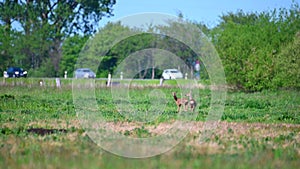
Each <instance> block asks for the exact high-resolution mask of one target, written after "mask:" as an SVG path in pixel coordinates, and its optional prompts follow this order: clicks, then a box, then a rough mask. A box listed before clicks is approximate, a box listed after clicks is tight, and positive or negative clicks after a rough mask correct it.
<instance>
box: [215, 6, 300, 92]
mask: <svg viewBox="0 0 300 169" xmlns="http://www.w3.org/2000/svg"><path fill="white" fill-rule="evenodd" d="M299 30H300V8H299V6H298V4H294V5H292V7H291V9H289V10H287V9H279V10H278V11H277V10H274V11H270V12H263V13H244V12H243V11H238V12H237V13H228V14H227V15H224V16H222V17H221V23H220V25H219V26H218V27H216V28H214V29H213V30H212V32H211V36H212V39H213V43H214V44H215V46H216V47H217V49H218V52H219V54H220V57H221V59H222V61H223V64H224V67H225V72H226V78H227V81H228V83H230V84H234V85H236V86H238V87H240V88H243V89H245V90H262V89H266V88H277V87H287V88H289V87H293V88H297V87H298V88H299V80H297V79H299V78H297V77H299V76H300V75H299V74H300V64H299V59H300V53H299V50H298V49H299V36H296V34H297V33H299ZM297 81H298V84H297Z"/></svg>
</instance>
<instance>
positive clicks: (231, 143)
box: [0, 81, 300, 169]
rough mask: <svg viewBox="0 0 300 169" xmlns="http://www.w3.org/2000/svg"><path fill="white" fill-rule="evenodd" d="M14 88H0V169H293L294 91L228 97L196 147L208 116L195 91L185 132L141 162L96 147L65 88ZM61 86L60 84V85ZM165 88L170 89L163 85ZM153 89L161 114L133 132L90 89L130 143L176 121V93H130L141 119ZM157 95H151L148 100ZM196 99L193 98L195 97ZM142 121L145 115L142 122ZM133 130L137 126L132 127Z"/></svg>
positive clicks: (104, 91)
mask: <svg viewBox="0 0 300 169" xmlns="http://www.w3.org/2000/svg"><path fill="white" fill-rule="evenodd" d="M29 83H30V82H27V81H25V82H22V83H21V82H19V81H15V83H14V86H13V85H12V83H9V85H2V86H1V88H0V124H1V127H0V168H108V169H110V168H111V169H114V168H145V169H148V168H149V169H150V168H162V169H164V168H195V169H198V168H225V169H226V168H230V169H231V168H245V169H247V168H299V166H300V161H299V159H300V97H299V96H300V91H295V90H294V91H290V90H282V91H263V92H257V93H243V92H233V91H229V92H228V93H227V99H226V101H225V110H224V113H223V115H222V117H221V119H220V121H219V122H218V123H217V127H216V130H214V131H213V132H212V134H211V135H210V136H209V137H208V138H206V139H205V140H204V142H203V143H201V144H199V143H198V138H199V135H201V133H203V131H202V127H203V125H204V123H205V119H206V117H207V115H208V112H209V110H210V109H211V107H210V103H211V100H210V99H211V91H210V90H209V89H199V98H197V101H198V106H199V107H198V109H197V112H198V113H197V115H196V118H195V119H193V120H191V123H192V124H193V127H192V129H191V130H190V133H189V134H188V135H187V137H185V139H184V140H183V141H181V142H180V143H179V144H178V145H177V146H176V147H174V148H173V149H172V150H171V151H169V152H167V153H164V154H161V155H158V156H154V157H149V158H144V159H131V158H124V157H120V156H117V155H113V154H111V153H109V152H106V151H104V150H102V149H101V148H100V147H98V146H97V145H96V144H95V143H94V142H93V141H92V140H91V139H90V138H89V136H88V135H87V133H86V131H85V129H83V128H82V126H81V125H80V123H79V120H78V118H77V116H76V111H75V106H74V104H73V95H72V88H71V87H70V86H66V87H64V86H62V88H60V89H58V88H56V87H55V85H52V86H51V85H49V86H43V87H40V86H38V84H36V85H31V86H30V87H28V85H24V84H29ZM63 83H65V82H63ZM169 83H171V82H169ZM153 90H160V92H162V93H164V96H165V98H164V99H165V101H166V102H165V107H164V110H163V113H162V114H160V115H159V116H157V117H155V118H154V119H152V120H151V121H148V122H145V123H144V124H143V125H142V126H137V124H138V123H137V122H136V121H135V120H137V119H132V118H131V117H127V116H123V115H121V114H120V113H118V111H117V110H116V107H115V104H116V102H115V101H116V100H114V99H113V98H112V95H111V89H110V88H106V87H97V88H96V89H95V96H96V101H97V106H98V108H100V109H101V113H102V117H103V118H104V119H105V120H107V122H109V123H112V124H114V126H115V130H117V131H118V132H119V133H121V134H123V135H125V136H129V137H152V136H155V135H159V134H161V132H163V129H164V127H167V126H168V125H169V124H170V123H172V122H173V121H174V120H181V119H178V116H177V112H176V105H175V103H174V101H173V98H172V95H171V92H172V91H177V92H180V90H179V88H178V87H176V86H174V87H172V86H171V87H170V86H169V87H165V88H154V87H146V88H141V87H136V88H130V90H129V96H130V100H129V103H130V104H132V105H134V108H135V109H137V110H138V111H137V112H138V113H140V114H139V115H141V118H143V116H142V115H143V112H145V111H147V109H148V108H149V105H151V97H152V95H151V94H153ZM154 94H156V93H154ZM195 97H196V96H195ZM146 117H147V116H146ZM132 126H136V127H132Z"/></svg>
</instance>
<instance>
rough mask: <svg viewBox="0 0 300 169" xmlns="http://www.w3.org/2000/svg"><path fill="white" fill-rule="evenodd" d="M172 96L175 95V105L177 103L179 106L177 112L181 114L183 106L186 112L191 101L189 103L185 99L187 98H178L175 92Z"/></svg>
mask: <svg viewBox="0 0 300 169" xmlns="http://www.w3.org/2000/svg"><path fill="white" fill-rule="evenodd" d="M172 94H173V98H174V100H175V103H176V105H177V112H178V113H179V111H180V107H181V106H182V105H183V106H184V110H185V111H186V109H187V105H188V103H189V101H188V100H187V99H185V98H177V96H176V93H175V92H173V93H172Z"/></svg>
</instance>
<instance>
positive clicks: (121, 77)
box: [120, 72, 123, 80]
mask: <svg viewBox="0 0 300 169" xmlns="http://www.w3.org/2000/svg"><path fill="white" fill-rule="evenodd" d="M120 79H121V80H123V72H121V75H120Z"/></svg>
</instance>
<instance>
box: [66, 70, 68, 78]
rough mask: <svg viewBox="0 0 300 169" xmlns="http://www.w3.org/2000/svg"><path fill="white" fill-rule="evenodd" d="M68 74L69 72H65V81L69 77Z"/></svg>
mask: <svg viewBox="0 0 300 169" xmlns="http://www.w3.org/2000/svg"><path fill="white" fill-rule="evenodd" d="M67 73H68V72H67V71H65V79H66V78H67V77H68V76H67Z"/></svg>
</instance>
